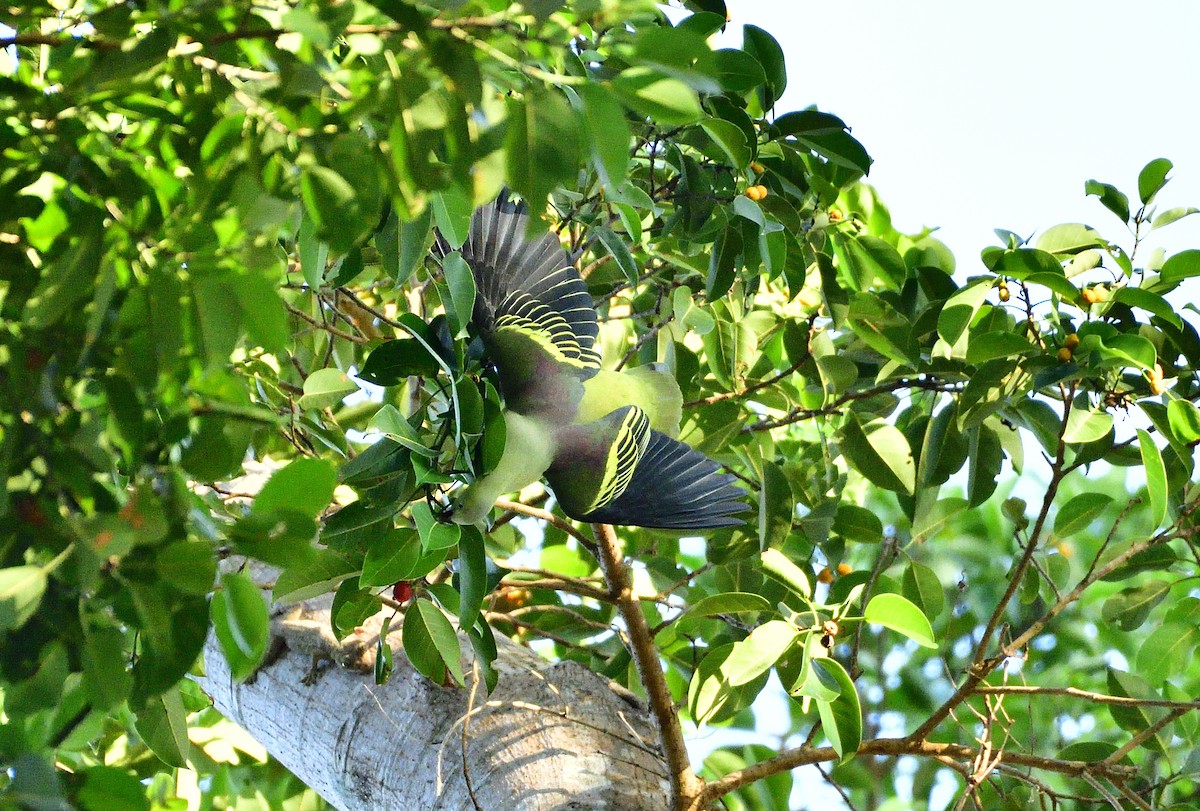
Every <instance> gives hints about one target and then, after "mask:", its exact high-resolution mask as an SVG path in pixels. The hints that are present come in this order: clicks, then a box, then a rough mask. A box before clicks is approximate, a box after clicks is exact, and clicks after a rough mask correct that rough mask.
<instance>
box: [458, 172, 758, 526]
mask: <svg viewBox="0 0 1200 811" xmlns="http://www.w3.org/2000/svg"><path fill="white" fill-rule="evenodd" d="M527 225H528V216H527V214H526V213H525V210H524V206H523V205H521V204H518V203H516V202H514V201H513V200H511V199H510V198H509V197H508V195H507V194H502V195H501V196H500V197H499V198H498V199H497V200H496V201H495V202H494V203H492V204H491V205H488V206H484V207H482V208H480V209H478V210H476V211H475V213H474V215H473V216H472V219H471V227H470V231H469V233H468V236H467V240H466V242H465V243H464V244H463V246H462V248H461V249H460V250H459V253H460V254H461V256H462V258H463V259H464V260H466V263H467V264H468V265H469V266H470V268H471V272H472V274H473V275H474V278H475V286H476V297H475V306H474V310H473V312H472V316H471V320H472V323H473V324H474V326H475V329H476V331H477V332H478V333H479V335H480V337H481V338H482V340H483V345H484V348H485V350H486V354H487V357H488V359H489V360H490V361H491V362H492V363H493V364H494V365H495V367H496V372H497V375H498V377H499V381H500V390H501V394H502V395H503V397H504V407H505V412H504V421H505V427H506V429H507V431H506V440H505V445H504V452H503V453H502V454H501V458H500V460H499V462H498V463H497V464H496V466H495V469H493V470H492V471H490V472H488V473H487V474H485V475H483V476H481V477H479V478H477V479H476V480H475V481H474V482H472V483H471V484H469V485H467V486H466V487H465V488H463V489H462V490H460V491H459V492H458V493H457V494H456V495H455V498H454V500H453V503H452V506H451V513H450V520H452V521H454V522H455V523H459V524H475V523H479V522H480V521H482V520H484V519H485V518H486V517H487V515H488V514H489V513H490V511H491V509H492V505H493V504H494V502H495V500H496V498H497V497H499V496H502V495H504V494H505V493H511V492H513V491H516V490H520V489H521V488H523V487H525V486H527V485H529V484H532V483H534V482H536V481H538V480H539V479H545V481H546V483H547V484H548V485H549V486H550V489H551V490H553V492H554V496H555V498H556V499H557V501H558V503H559V505H560V506H561V507H562V510H563V512H565V513H566V514H567V515H568V516H570V517H571V518H574V519H576V520H578V521H587V522H589V523H604V524H628V525H634V526H640V527H651V528H656V529H667V530H683V531H694V530H706V529H715V528H718V527H727V526H735V525H738V524H741V523H743V522H742V521H741V520H740V519H738V518H735V517H734V515H735V514H736V513H739V512H742V511H743V510H745V509H746V505H745V502H744V500H743V499H744V497H745V493H744V492H743V491H742V490H740V489H739V488H737V487H734V486H733V482H734V481H735V477H734V476H731V475H729V474H725V473H721V472H720V468H719V466H718V465H717V463H716V462H714V461H712V460H711V459H709V458H708V457H707V456H705V455H704V454H702V453H700V452H699V451H696V450H693V449H692V448H690V447H688V446H687V445H685V444H684V443H682V442H680V441H679V440H677V439H674V438H673V436H675V435H678V433H679V422H680V419H681V414H682V408H683V396H682V394H681V393H680V391H679V385H678V384H677V383H676V382H675V378H674V377H672V376H671V375H670V374H668V373H667V372H666V371H665V370H663V369H661V368H659V367H658V366H641V367H637V368H633V369H629V370H625V371H621V372H614V371H609V370H606V369H601V368H600V355H599V353H598V352H597V349H596V340H597V337H598V335H599V333H600V327H599V324H598V323H597V320H596V308H595V306H594V305H593V303H592V298H591V296H590V295H589V294H588V289H587V285H586V284H585V283H584V281H583V278H582V277H581V276H580V275H579V271H578V270H576V269H575V266H574V264H572V262H571V259H570V257H568V255H567V253H566V251H565V250H563V247H562V244H561V243H560V242H559V241H558V239H557V238H556V237H555V236H554V235H553V234H549V233H547V234H544V235H542V236H541V237H540V238H539V239H536V240H533V241H529V240H527V238H526V228H527ZM450 250H451V248H450V245H449V244H448V243H446V241H445V240H444V238H442V237H441V235H440V234H439V235H438V240H437V252H438V254H439V255H440V256H442V257H443V258H444V257H445V256H446V255H447V254H448V253H449V252H450Z"/></svg>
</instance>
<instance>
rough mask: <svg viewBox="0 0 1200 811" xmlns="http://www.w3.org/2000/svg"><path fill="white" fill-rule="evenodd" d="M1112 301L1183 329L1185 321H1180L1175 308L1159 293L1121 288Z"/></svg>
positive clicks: (1135, 288)
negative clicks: (1142, 311)
mask: <svg viewBox="0 0 1200 811" xmlns="http://www.w3.org/2000/svg"><path fill="white" fill-rule="evenodd" d="M1112 300H1113V301H1115V302H1119V303H1121V304H1125V305H1127V306H1129V307H1137V308H1138V309H1140V310H1145V311H1146V312H1148V313H1151V314H1152V315H1156V316H1158V317H1159V318H1161V319H1163V320H1164V321H1167V322H1169V323H1171V324H1174V325H1175V327H1176V328H1177V329H1182V328H1183V320H1182V319H1180V317H1179V315H1178V314H1177V313H1176V312H1175V310H1174V308H1173V307H1171V305H1170V304H1168V303H1167V300H1166V299H1164V298H1163V297H1162V296H1160V295H1158V294H1157V293H1151V292H1150V291H1149V290H1143V289H1142V288H1140V287H1119V288H1117V291H1116V292H1115V293H1113V295H1112Z"/></svg>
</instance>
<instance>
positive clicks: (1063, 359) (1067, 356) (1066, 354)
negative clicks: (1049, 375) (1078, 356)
mask: <svg viewBox="0 0 1200 811" xmlns="http://www.w3.org/2000/svg"><path fill="white" fill-rule="evenodd" d="M1073 354H1074V353H1073V352H1072V351H1071V350H1070V349H1067V348H1066V347H1065V346H1064V347H1063V348H1062V349H1060V350H1058V362H1059V363H1067V362H1069V361H1070V360H1071V356H1072V355H1073Z"/></svg>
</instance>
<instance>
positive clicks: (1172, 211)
mask: <svg viewBox="0 0 1200 811" xmlns="http://www.w3.org/2000/svg"><path fill="white" fill-rule="evenodd" d="M1193 214H1200V208H1195V207H1193V206H1180V207H1178V208H1168V209H1167V210H1166V211H1163V212H1160V213H1159V214H1156V215H1154V222H1152V223H1151V224H1150V230H1151V231H1154V230H1156V229H1158V228H1166V227H1167V226H1168V225H1170V224H1171V223H1173V222H1178V221H1179V220H1182V219H1183V218H1184V217H1190V216H1192V215H1193Z"/></svg>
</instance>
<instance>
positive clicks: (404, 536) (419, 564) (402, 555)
mask: <svg viewBox="0 0 1200 811" xmlns="http://www.w3.org/2000/svg"><path fill="white" fill-rule="evenodd" d="M445 557H446V554H445V551H444V550H442V549H434V550H430V551H428V552H426V551H425V550H424V549H423V548H422V546H421V536H420V535H418V534H417V532H416V531H415V530H413V529H411V528H409V527H401V528H400V529H393V530H391V531H390V532H388V533H386V534H384V535H381V536H380V537H378V538H375V539H372V540H371V541H370V543H369V544H368V546H367V554H366V558H365V559H364V560H363V564H362V574H360V575H359V585H360V586H361V587H362V588H370V587H372V586H390V585H391V584H393V583H397V582H399V581H401V580H416V579H417V578H419V577H424V576H425V575H427V574H429V573H430V572H431V571H433V569H434V567H436V566H437V565H438V564H439V563H441V562H442V561H443V560H444V559H445Z"/></svg>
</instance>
